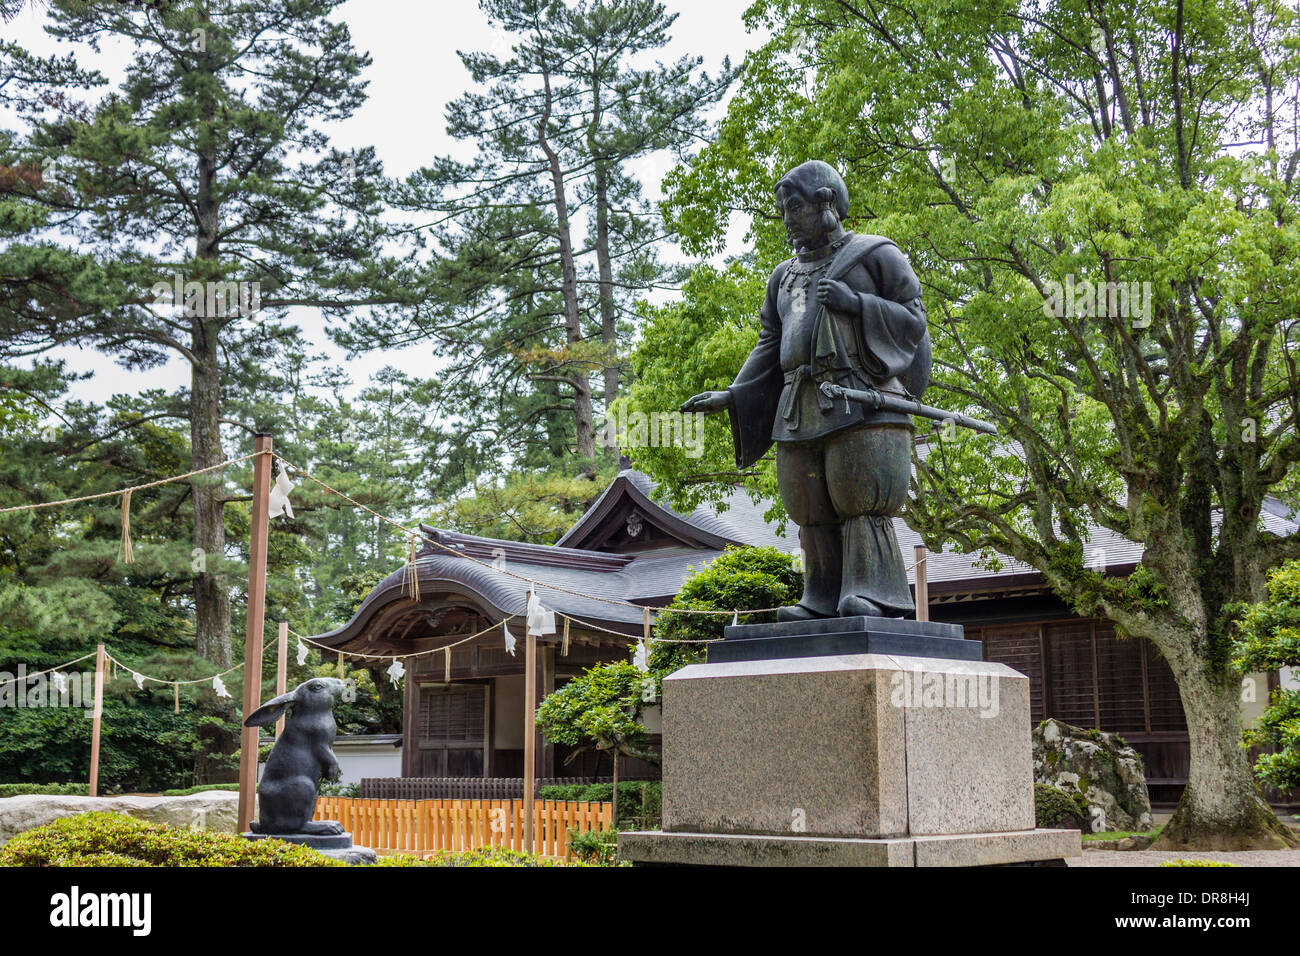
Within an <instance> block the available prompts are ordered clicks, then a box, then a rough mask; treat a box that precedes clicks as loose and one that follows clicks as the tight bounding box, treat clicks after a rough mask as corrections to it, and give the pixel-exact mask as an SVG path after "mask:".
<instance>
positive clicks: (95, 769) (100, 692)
mask: <svg viewBox="0 0 1300 956" xmlns="http://www.w3.org/2000/svg"><path fill="white" fill-rule="evenodd" d="M103 719H104V645H103V644H100V645H98V646H97V647H96V648H95V711H94V716H93V717H92V721H91V726H90V795H91V796H92V797H97V796H99V728H100V725H101V724H102V723H103Z"/></svg>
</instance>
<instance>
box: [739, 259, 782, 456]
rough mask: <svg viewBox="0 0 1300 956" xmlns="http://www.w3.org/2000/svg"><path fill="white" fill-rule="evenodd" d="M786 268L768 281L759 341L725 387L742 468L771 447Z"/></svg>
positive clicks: (778, 384)
mask: <svg viewBox="0 0 1300 956" xmlns="http://www.w3.org/2000/svg"><path fill="white" fill-rule="evenodd" d="M785 270H786V265H785V264H784V263H782V264H781V265H780V266H778V267H777V269H776V271H775V272H773V273H772V277H771V278H770V279H768V281H767V295H766V296H764V298H763V309H762V311H761V312H760V314H759V323H760V325H759V332H758V344H757V345H755V346H754V350H753V351H752V352H750V353H749V358H747V359H745V364H744V365H742V366H741V367H740V371H739V372H737V373H736V380H735V381H734V382H732V383H731V386H730V387H729V388H728V389H727V390H728V391H729V392H730V393H731V407H730V408H729V409H728V414H729V416H730V418H731V440H732V443H733V444H734V445H735V448H736V467H737V468H741V469H744V468H748V467H749V466H750V465H752V464H754V462H756V461H758V460H759V459H760V458H762V457H763V456H764V455H765V454H766V453H767V450H768V449H769V448H771V447H772V425H773V423H774V422H775V421H776V409H777V403H778V402H779V401H780V400H781V389H782V388H783V387H784V385H785V376H784V374H783V373H782V372H781V316H780V313H779V312H778V311H777V308H776V295H777V290H778V289H779V288H780V285H781V276H783V275H784V274H785Z"/></svg>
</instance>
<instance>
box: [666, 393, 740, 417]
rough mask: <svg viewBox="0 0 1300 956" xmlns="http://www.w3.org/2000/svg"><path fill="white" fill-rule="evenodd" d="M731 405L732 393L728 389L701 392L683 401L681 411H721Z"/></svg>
mask: <svg viewBox="0 0 1300 956" xmlns="http://www.w3.org/2000/svg"><path fill="white" fill-rule="evenodd" d="M730 407H731V393H730V392H728V391H725V390H724V391H721V392H700V394H698V395H692V396H691V397H690V398H688V399H687V400H686V401H684V402H682V406H681V408H679V409H678V411H681V412H720V411H722V410H723V409H725V408H730Z"/></svg>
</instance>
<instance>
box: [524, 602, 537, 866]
mask: <svg viewBox="0 0 1300 956" xmlns="http://www.w3.org/2000/svg"><path fill="white" fill-rule="evenodd" d="M524 631H525V633H526V637H525V638H524V641H525V644H524V646H525V647H526V648H527V649H526V650H525V651H524V852H525V853H532V852H533V809H534V804H533V799H534V798H533V780H534V774H535V773H536V772H537V728H536V727H535V726H534V724H535V723H536V720H535V718H534V709H535V708H536V706H537V635H536V634H534V633H533V631H532V628H530V627H527V626H525V627H524Z"/></svg>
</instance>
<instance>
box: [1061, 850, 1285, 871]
mask: <svg viewBox="0 0 1300 956" xmlns="http://www.w3.org/2000/svg"><path fill="white" fill-rule="evenodd" d="M1179 857H1182V858H1184V859H1188V860H1221V861H1222V862H1224V863H1235V864H1237V865H1238V866H1300V850H1241V851H1239V852H1235V853H1212V852H1210V851H1208V850H1207V851H1205V852H1201V853H1153V852H1151V851H1150V850H1084V851H1083V855H1082V856H1076V857H1073V858H1071V859H1069V860H1067V861H1066V863H1067V865H1069V866H1080V867H1084V866H1086V867H1092V866H1159V865H1160V864H1161V863H1163V862H1165V861H1166V860H1176V859H1178V858H1179Z"/></svg>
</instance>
